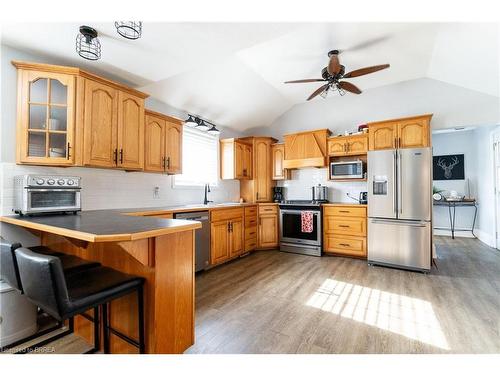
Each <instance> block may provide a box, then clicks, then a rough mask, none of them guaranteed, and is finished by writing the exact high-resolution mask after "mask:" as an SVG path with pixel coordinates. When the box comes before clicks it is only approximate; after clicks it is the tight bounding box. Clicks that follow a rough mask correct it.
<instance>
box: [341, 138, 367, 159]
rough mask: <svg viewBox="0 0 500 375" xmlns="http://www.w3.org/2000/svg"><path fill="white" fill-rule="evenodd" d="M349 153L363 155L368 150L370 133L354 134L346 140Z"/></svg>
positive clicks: (347, 152)
mask: <svg viewBox="0 0 500 375" xmlns="http://www.w3.org/2000/svg"><path fill="white" fill-rule="evenodd" d="M346 144H347V146H346V148H347V151H346V154H347V155H362V154H366V153H367V152H368V135H367V134H360V135H353V136H350V137H348V138H347V140H346Z"/></svg>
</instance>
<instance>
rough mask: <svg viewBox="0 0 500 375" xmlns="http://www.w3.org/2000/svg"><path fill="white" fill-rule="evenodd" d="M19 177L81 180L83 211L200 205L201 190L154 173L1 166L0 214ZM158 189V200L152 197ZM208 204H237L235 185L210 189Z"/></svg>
mask: <svg viewBox="0 0 500 375" xmlns="http://www.w3.org/2000/svg"><path fill="white" fill-rule="evenodd" d="M22 174H47V175H71V176H79V177H81V178H82V195H81V197H82V209H83V210H95V209H108V208H134V207H157V206H168V205H177V204H192V203H201V202H203V188H201V187H196V188H195V187H193V188H190V187H189V188H179V187H176V188H174V187H172V181H173V178H174V177H173V176H167V175H162V174H154V173H142V172H125V171H119V170H111V169H97V168H79V167H71V168H58V167H38V166H24V165H16V164H15V163H2V164H1V170H0V180H1V187H2V188H1V190H0V191H1V196H0V205H1V214H2V215H8V214H11V213H12V208H13V206H14V176H17V175H22ZM155 187H159V197H158V198H155V197H154V190H155ZM211 190H212V192H211V193H210V195H209V198H210V200H213V201H215V202H228V201H238V200H239V196H240V191H239V190H240V189H239V182H238V181H228V180H226V181H219V185H218V186H217V187H212V188H211Z"/></svg>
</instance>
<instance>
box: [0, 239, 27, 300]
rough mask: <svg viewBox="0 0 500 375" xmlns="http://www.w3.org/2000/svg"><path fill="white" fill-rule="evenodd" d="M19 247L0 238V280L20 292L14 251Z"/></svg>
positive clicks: (19, 280)
mask: <svg viewBox="0 0 500 375" xmlns="http://www.w3.org/2000/svg"><path fill="white" fill-rule="evenodd" d="M19 247H21V244H20V243H10V242H7V241H6V240H4V239H3V238H2V237H0V278H1V279H2V280H4V281H5V282H6V283H7V284H9V285H10V286H11V287H13V288H15V289H17V290H20V291H22V290H23V288H22V285H21V279H20V277H19V269H18V268H17V261H16V256H15V254H14V251H15V250H16V249H17V248H19Z"/></svg>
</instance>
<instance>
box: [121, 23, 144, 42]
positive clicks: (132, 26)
mask: <svg viewBox="0 0 500 375" xmlns="http://www.w3.org/2000/svg"><path fill="white" fill-rule="evenodd" d="M115 27H116V31H117V32H118V34H120V35H121V36H122V37H124V38H127V39H130V40H136V39H139V38H140V37H141V35H142V22H141V21H116V22H115Z"/></svg>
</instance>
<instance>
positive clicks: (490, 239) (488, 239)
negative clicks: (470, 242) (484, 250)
mask: <svg viewBox="0 0 500 375" xmlns="http://www.w3.org/2000/svg"><path fill="white" fill-rule="evenodd" d="M474 233H476V236H477V238H478V240H480V241H481V242H483V243H485V244H486V245H488V246H490V247H493V248H494V247H496V243H495V242H496V241H495V236H494V235H491V234H490V233H486V232H484V231H482V230H481V229H476V230H475V231H474Z"/></svg>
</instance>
